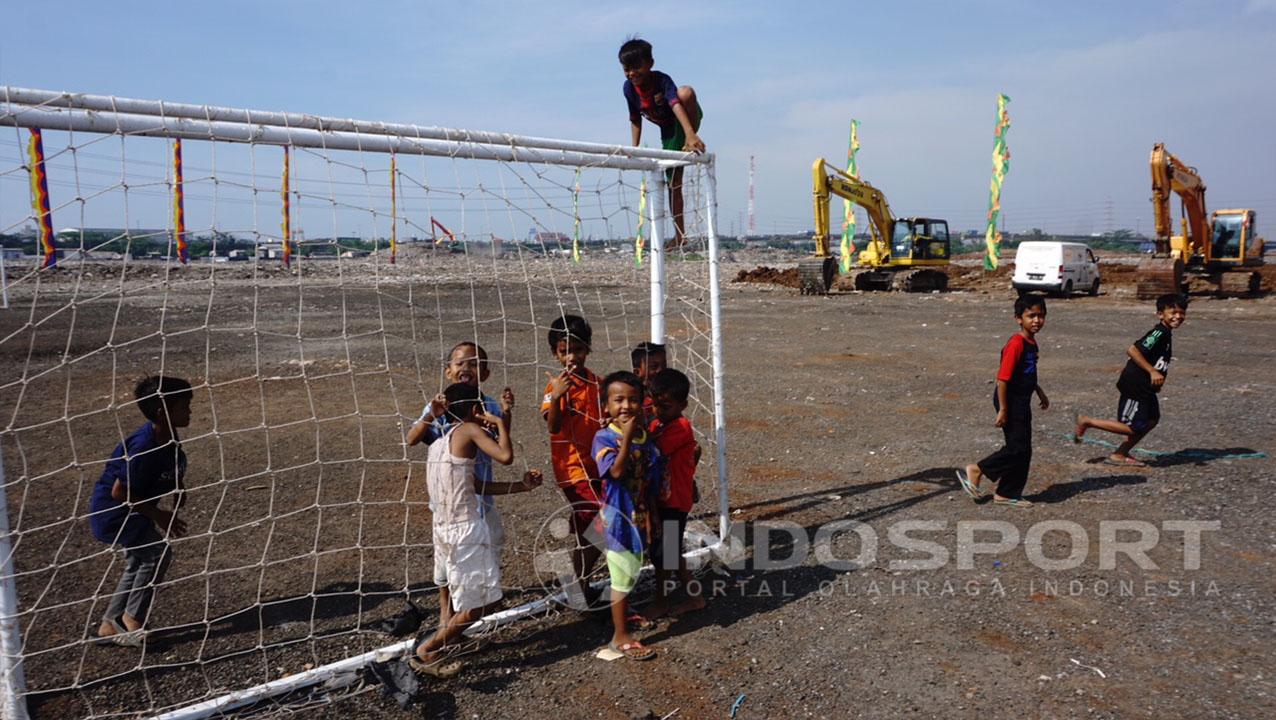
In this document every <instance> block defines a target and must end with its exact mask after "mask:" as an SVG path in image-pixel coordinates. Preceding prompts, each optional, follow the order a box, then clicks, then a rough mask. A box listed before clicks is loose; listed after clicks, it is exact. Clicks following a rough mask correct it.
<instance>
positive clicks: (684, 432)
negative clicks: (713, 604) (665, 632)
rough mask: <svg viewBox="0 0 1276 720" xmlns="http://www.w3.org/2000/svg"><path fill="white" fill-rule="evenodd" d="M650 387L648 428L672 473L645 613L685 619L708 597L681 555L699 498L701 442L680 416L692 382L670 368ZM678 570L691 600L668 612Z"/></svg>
mask: <svg viewBox="0 0 1276 720" xmlns="http://www.w3.org/2000/svg"><path fill="white" fill-rule="evenodd" d="M648 386H649V387H650V388H651V398H652V407H653V409H654V412H655V418H654V419H652V421H651V424H650V426H649V427H648V430H649V431H650V432H651V434H652V436H653V437H654V438H655V440H656V447H657V448H659V449H660V454H661V455H662V456H664V459H665V467H666V468H667V471H668V474H669V482H668V488H669V490H668V494H667V495H665V494H662V495H661V497H660V498H659V502H658V504H657V507H658V510H659V516H660V528H661V533H660V540H659V541H658V542H656V543H654V544H653V546H652V548H651V561H652V564H653V565H655V567H656V600H655V601H654V602H652V603H651V605H650V606H649V607H648V608H647V609H646V612H645V613H644V615H646V616H647V617H648V618H658V617H660V616H662V615H664V614H665V613H667V612H668V613H672V614H674V615H681V614H683V613H685V612H690V611H692V610H700V609H702V608H703V607H704V606H705V600H704V596H703V595H701V594H700V592H699V590H698V587H697V584H696V583H693V582H692V581H691V580H692V578H691V571H690V570H688V569H687V559H686V558H685V557H683V535H684V534H686V531H687V515H688V514H689V513H690V512H691V508H692V506H693V505H695V504H696V503H697V502H699V500H700V493H699V491H698V489H697V488H696V477H695V475H696V466H697V465H699V464H700V444H699V443H697V442H696V435H695V431H693V430H692V429H691V421H689V420H687V418H685V417H683V414H682V413H683V411H685V410H686V409H687V396H688V395H689V394H690V392H691V381H690V380H688V379H687V376H686V375H685V374H683V373H682V372H679V371H678V370H674V369H673V368H668V369H665V370H661V371H660V372H658V373H654V374H652V375H651V376H650V377H649V378H648ZM675 572H676V573H677V574H678V580H679V581H680V582H681V583H682V589H683V591H684V592H686V593H687V599H686V601H685V602H682V603H680V604H678V605H676V606H674V607H673V608H670V607H669V591H670V590H672V589H673V588H674V587H676V584H675V583H674V582H673V581H672V580H670V576H672V575H673V574H674V573H675Z"/></svg>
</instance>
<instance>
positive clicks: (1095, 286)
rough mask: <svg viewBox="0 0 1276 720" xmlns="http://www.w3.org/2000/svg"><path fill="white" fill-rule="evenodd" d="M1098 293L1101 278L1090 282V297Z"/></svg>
mask: <svg viewBox="0 0 1276 720" xmlns="http://www.w3.org/2000/svg"><path fill="white" fill-rule="evenodd" d="M1098 294H1099V278H1095V279H1094V282H1092V283H1090V297H1094V296H1095V295H1098Z"/></svg>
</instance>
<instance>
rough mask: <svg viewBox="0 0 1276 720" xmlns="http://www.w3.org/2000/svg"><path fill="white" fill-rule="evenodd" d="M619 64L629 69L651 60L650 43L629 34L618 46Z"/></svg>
mask: <svg viewBox="0 0 1276 720" xmlns="http://www.w3.org/2000/svg"><path fill="white" fill-rule="evenodd" d="M619 56H620V66H621V67H623V68H625V69H629V68H636V67H638V66H639V65H643V64H645V63H649V62H651V43H649V42H647V41H646V40H643V39H642V38H640V37H638V36H637V35H631V36H630V37H629V39H627V40H625V42H624V44H623V45H621V46H620V53H619Z"/></svg>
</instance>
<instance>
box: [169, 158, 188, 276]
mask: <svg viewBox="0 0 1276 720" xmlns="http://www.w3.org/2000/svg"><path fill="white" fill-rule="evenodd" d="M185 198H186V196H185V191H184V190H183V189H182V140H181V138H178V139H176V140H174V141H173V240H174V241H175V242H176V243H177V259H178V260H179V261H180V262H181V263H182V264H183V265H185V264H186V261H187V260H188V259H189V257H190V256H189V253H188V251H187V249H186V200H185Z"/></svg>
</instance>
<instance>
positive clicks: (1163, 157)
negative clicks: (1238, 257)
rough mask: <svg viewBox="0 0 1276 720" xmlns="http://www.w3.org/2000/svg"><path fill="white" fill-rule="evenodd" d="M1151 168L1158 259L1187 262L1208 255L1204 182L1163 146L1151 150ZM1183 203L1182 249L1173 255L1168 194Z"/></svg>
mask: <svg viewBox="0 0 1276 720" xmlns="http://www.w3.org/2000/svg"><path fill="white" fill-rule="evenodd" d="M1149 164H1150V165H1151V168H1152V211H1153V215H1154V216H1155V219H1156V237H1157V240H1156V245H1157V247H1156V251H1157V255H1160V256H1163V257H1169V256H1171V255H1176V254H1181V255H1183V259H1184V260H1187V259H1188V258H1190V257H1191V256H1193V255H1205V256H1206V257H1207V258H1208V254H1209V252H1210V226H1209V219H1208V215H1207V213H1206V210H1205V181H1204V180H1202V179H1201V176H1200V175H1198V174H1197V173H1196V170H1194V169H1193V168H1191V167H1189V166H1188V165H1187V164H1186V163H1184V162H1183V161H1182V160H1179V159H1178V158H1177V157H1175V156H1174V155H1173V154H1172V153H1171V152H1170V151H1168V150H1166V149H1165V144H1164V143H1157V144H1155V145H1153V146H1152V156H1151V158H1150V160H1149ZM1171 193H1174V194H1177V195H1178V196H1179V198H1180V199H1181V200H1182V203H1183V224H1184V226H1185V227H1184V229H1183V237H1184V241H1183V244H1184V247H1183V248H1182V252H1181V253H1176V252H1175V248H1173V247H1172V244H1173V243H1172V241H1171V235H1173V227H1172V226H1171V222H1170V194H1171Z"/></svg>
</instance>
